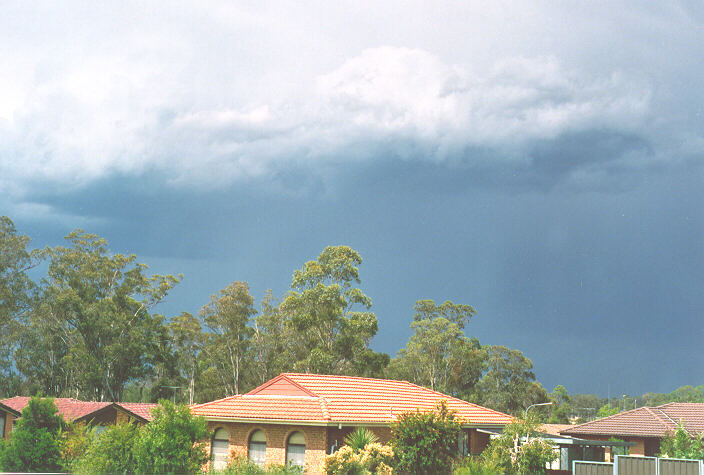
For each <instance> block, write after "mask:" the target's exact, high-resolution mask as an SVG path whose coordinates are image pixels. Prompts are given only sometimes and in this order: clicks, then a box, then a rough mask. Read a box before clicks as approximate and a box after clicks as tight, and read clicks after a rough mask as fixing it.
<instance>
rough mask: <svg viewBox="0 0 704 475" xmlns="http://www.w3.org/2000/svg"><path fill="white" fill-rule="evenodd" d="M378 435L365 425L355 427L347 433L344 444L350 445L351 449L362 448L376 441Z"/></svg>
mask: <svg viewBox="0 0 704 475" xmlns="http://www.w3.org/2000/svg"><path fill="white" fill-rule="evenodd" d="M378 441H379V437H377V436H376V434H374V432H372V431H370V430H369V429H367V428H366V427H357V428H356V429H355V430H354V431H352V432H350V433H349V434H347V436H346V437H345V441H344V442H345V444H346V445H349V446H350V447H352V450H354V451H358V450H363V449H364V447H366V446H367V445H368V444H372V443H374V442H378Z"/></svg>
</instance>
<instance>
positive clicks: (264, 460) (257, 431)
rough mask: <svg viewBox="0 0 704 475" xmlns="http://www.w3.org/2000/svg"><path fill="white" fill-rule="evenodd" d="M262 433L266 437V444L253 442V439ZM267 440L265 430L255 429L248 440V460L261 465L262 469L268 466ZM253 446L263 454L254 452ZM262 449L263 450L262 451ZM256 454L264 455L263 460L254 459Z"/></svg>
mask: <svg viewBox="0 0 704 475" xmlns="http://www.w3.org/2000/svg"><path fill="white" fill-rule="evenodd" d="M260 432H261V433H262V435H263V436H264V442H262V441H254V440H252V439H253V438H254V436H255V435H257V434H258V433H260ZM266 440H267V437H266V432H264V430H263V429H255V430H253V431H252V433H251V434H249V440H248V442H247V459H248V460H249V461H250V462H253V463H255V464H257V465H259V466H260V467H264V466H265V465H266V445H267V443H266ZM253 445H254V446H257V448H258V449H259V451H262V452H259V451H255V450H252V448H253V447H252V446H253ZM262 449H263V450H262ZM254 452H256V453H263V458H261V459H260V460H255V459H254V458H253V457H252V453H254Z"/></svg>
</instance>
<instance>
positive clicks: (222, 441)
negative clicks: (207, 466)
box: [210, 427, 230, 470]
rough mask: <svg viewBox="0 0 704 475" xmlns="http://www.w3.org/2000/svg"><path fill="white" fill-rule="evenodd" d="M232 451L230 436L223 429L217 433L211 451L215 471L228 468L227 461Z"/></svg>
mask: <svg viewBox="0 0 704 475" xmlns="http://www.w3.org/2000/svg"><path fill="white" fill-rule="evenodd" d="M229 449H230V435H229V434H228V433H227V430H225V429H223V428H222V427H221V428H220V429H218V430H216V431H215V435H213V444H212V446H211V449H210V458H211V460H212V461H213V468H214V469H215V470H222V469H224V468H225V467H227V459H228V455H229Z"/></svg>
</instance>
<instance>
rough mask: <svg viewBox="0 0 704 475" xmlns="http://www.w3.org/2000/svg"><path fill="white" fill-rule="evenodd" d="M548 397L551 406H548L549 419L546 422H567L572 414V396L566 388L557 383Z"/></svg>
mask: <svg viewBox="0 0 704 475" xmlns="http://www.w3.org/2000/svg"><path fill="white" fill-rule="evenodd" d="M549 397H550V401H551V402H552V406H550V419H549V420H548V422H550V423H552V424H569V422H570V416H571V415H572V406H571V402H572V398H570V394H569V393H568V392H567V389H565V387H564V386H563V385H561V384H558V385H557V386H555V389H553V390H552V392H551V393H550V395H549Z"/></svg>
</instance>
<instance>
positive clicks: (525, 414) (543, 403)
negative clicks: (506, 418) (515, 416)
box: [523, 402, 552, 420]
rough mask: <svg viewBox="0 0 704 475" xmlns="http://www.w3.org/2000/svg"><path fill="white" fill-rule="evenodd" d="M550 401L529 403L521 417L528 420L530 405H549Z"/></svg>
mask: <svg viewBox="0 0 704 475" xmlns="http://www.w3.org/2000/svg"><path fill="white" fill-rule="evenodd" d="M551 404H552V402H541V403H538V404H531V405H530V406H528V407H526V412H525V413H524V414H523V419H525V420H528V411H529V410H530V408H531V407H536V406H549V405H551Z"/></svg>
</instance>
